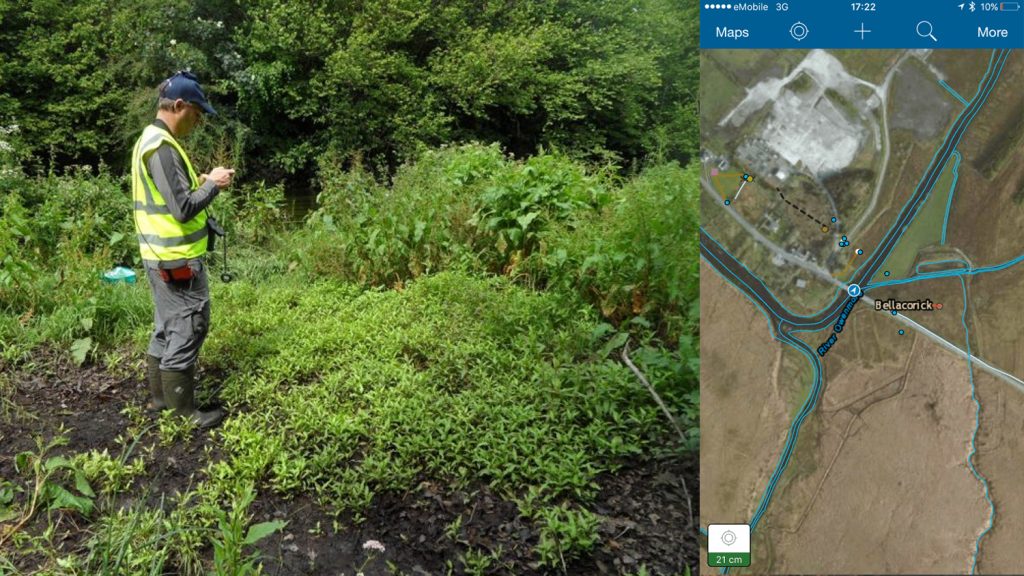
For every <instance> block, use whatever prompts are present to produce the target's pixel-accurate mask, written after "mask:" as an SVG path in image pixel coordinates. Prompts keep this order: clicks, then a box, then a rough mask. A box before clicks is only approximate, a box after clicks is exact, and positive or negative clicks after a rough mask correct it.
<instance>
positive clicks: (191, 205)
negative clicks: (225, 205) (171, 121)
mask: <svg viewBox="0 0 1024 576" xmlns="http://www.w3.org/2000/svg"><path fill="white" fill-rule="evenodd" d="M153 124H154V125H155V126H157V127H159V128H162V129H163V130H167V131H168V132H170V129H168V127H167V124H165V123H164V122H163V121H162V120H155V121H154V122H153ZM146 168H148V169H149V175H150V176H151V177H152V178H153V183H154V184H156V189H157V190H158V191H159V192H160V195H161V196H163V198H164V202H166V203H167V208H168V209H169V210H170V211H171V215H172V216H174V219H175V220H177V221H178V222H188V221H189V220H191V219H193V218H195V217H196V215H197V214H199V212H201V211H202V210H203V209H204V208H206V207H207V206H209V205H210V203H211V202H213V199H214V198H216V197H217V194H218V193H220V188H218V187H217V185H216V184H214V183H213V180H209V179H207V180H206V182H203V183H202V184H200V185H199V187H198V188H196V189H195V190H192V186H191V182H190V181H189V177H188V171H187V169H186V168H185V161H184V159H182V157H181V154H178V151H177V150H175V149H174V147H173V146H171V145H170V144H166V143H165V144H161V145H160V146H159V147H158V148H157V149H156V152H154V153H153V154H152V155H150V157H149V159H148V160H147V161H146Z"/></svg>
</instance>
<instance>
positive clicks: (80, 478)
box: [75, 470, 96, 498]
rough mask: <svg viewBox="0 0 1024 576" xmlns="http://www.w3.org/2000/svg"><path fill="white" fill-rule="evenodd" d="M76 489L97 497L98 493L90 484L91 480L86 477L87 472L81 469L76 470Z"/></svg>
mask: <svg viewBox="0 0 1024 576" xmlns="http://www.w3.org/2000/svg"><path fill="white" fill-rule="evenodd" d="M75 489H76V490H78V491H79V492H81V493H82V494H85V495H86V496H88V497H90V498H95V497H96V493H95V492H93V491H92V486H89V481H88V480H86V479H85V473H84V472H82V471H81V470H75Z"/></svg>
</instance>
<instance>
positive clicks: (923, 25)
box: [917, 20, 939, 42]
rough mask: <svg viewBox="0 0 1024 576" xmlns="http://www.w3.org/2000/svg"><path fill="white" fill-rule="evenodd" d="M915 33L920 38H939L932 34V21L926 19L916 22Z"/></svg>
mask: <svg viewBox="0 0 1024 576" xmlns="http://www.w3.org/2000/svg"><path fill="white" fill-rule="evenodd" d="M917 35H918V36H920V37H921V38H931V39H932V40H934V41H935V42H938V41H939V39H938V38H936V37H935V36H933V35H932V23H931V22H929V21H927V20H921V21H920V22H918V23H917Z"/></svg>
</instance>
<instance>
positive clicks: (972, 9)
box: [967, 2, 974, 12]
mask: <svg viewBox="0 0 1024 576" xmlns="http://www.w3.org/2000/svg"><path fill="white" fill-rule="evenodd" d="M967 8H968V9H969V10H970V11H971V12H974V2H971V3H970V4H968V5H967Z"/></svg>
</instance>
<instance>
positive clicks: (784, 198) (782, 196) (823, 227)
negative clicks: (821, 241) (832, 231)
mask: <svg viewBox="0 0 1024 576" xmlns="http://www.w3.org/2000/svg"><path fill="white" fill-rule="evenodd" d="M776 191H777V192H778V193H779V198H782V201H783V202H785V203H786V204H789V205H790V207H792V208H793V209H794V210H797V211H798V212H800V213H801V214H803V215H804V216H807V217H808V218H810V219H811V220H812V221H814V222H817V224H818V226H821V231H822V232H826V233H827V232H828V230H829V228H828V224H825V223H824V222H822V221H821V220H818V219H817V218H815V217H814V216H811V215H810V214H808V213H807V211H806V210H804V209H803V208H801V207H799V206H797V205H796V204H793V203H792V202H790V201H789V200H786V197H785V196H784V195H783V194H782V190H780V189H778V188H776Z"/></svg>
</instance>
